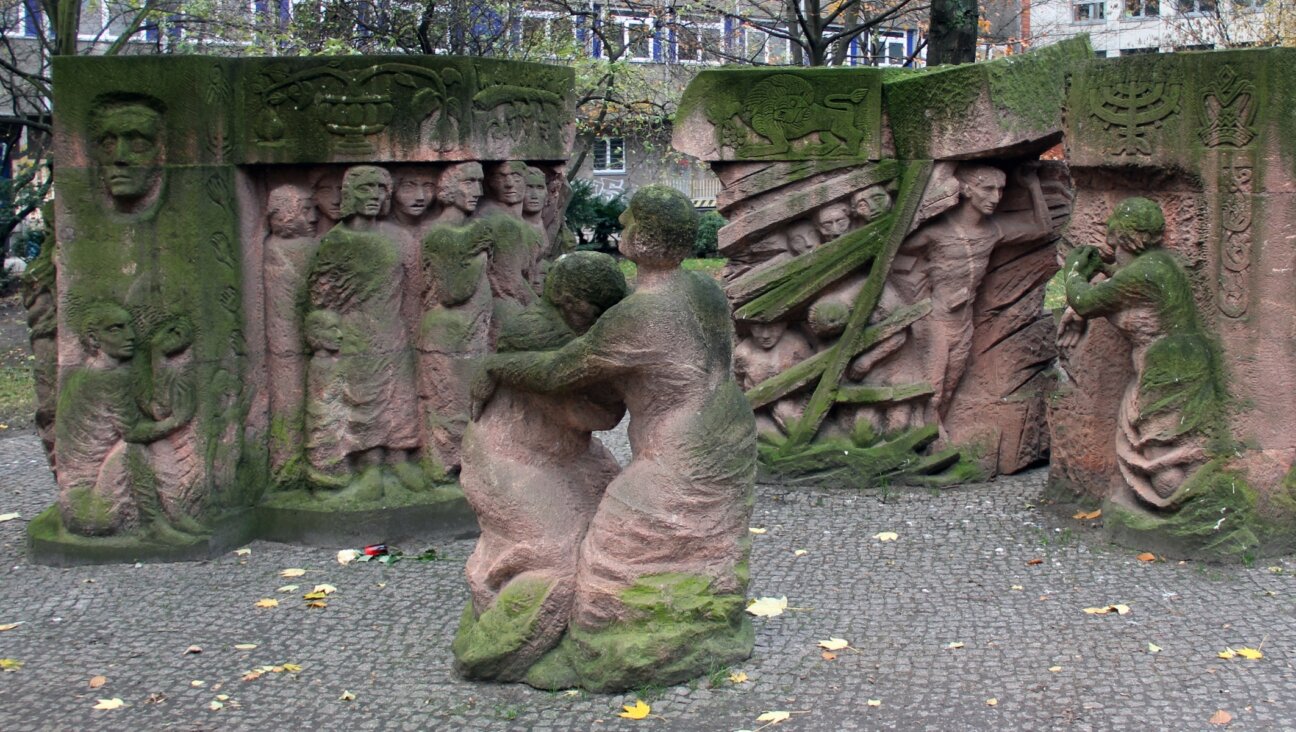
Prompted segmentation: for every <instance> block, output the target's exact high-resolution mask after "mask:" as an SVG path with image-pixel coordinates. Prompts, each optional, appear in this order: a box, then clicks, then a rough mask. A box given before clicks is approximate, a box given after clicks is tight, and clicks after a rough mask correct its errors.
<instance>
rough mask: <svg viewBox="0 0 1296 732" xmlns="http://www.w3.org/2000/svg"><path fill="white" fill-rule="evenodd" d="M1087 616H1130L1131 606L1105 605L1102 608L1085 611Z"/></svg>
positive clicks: (1089, 608) (1091, 608) (1090, 608)
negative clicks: (1113, 614) (1110, 614)
mask: <svg viewBox="0 0 1296 732" xmlns="http://www.w3.org/2000/svg"><path fill="white" fill-rule="evenodd" d="M1084 612H1085V614H1086V615H1106V614H1108V613H1116V614H1117V615H1128V614H1129V613H1130V606H1129V605H1103V606H1102V607H1087V608H1085V609H1084Z"/></svg>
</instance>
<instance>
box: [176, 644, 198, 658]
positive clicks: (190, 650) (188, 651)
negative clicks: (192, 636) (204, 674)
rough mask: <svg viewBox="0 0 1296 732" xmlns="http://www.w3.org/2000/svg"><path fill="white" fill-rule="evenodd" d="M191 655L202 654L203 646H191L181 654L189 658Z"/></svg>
mask: <svg viewBox="0 0 1296 732" xmlns="http://www.w3.org/2000/svg"><path fill="white" fill-rule="evenodd" d="M190 653H195V654H197V653H202V646H189V647H188V648H186V649H184V653H181V654H180V655H182V656H187V655H189V654H190Z"/></svg>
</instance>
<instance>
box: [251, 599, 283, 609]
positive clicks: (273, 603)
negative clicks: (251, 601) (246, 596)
mask: <svg viewBox="0 0 1296 732" xmlns="http://www.w3.org/2000/svg"><path fill="white" fill-rule="evenodd" d="M256 606H257V607H279V601H278V600H276V599H274V598H273V597H263V598H261V599H260V600H257V601H256Z"/></svg>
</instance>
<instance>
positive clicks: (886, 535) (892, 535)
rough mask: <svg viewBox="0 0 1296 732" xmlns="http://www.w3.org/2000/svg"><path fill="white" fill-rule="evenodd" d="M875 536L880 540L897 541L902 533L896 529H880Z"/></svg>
mask: <svg viewBox="0 0 1296 732" xmlns="http://www.w3.org/2000/svg"><path fill="white" fill-rule="evenodd" d="M873 538H874V539H877V540H878V541H895V540H896V539H899V538H900V535H899V534H897V533H896V532H894V531H879V532H878V533H876V534H874V535H873Z"/></svg>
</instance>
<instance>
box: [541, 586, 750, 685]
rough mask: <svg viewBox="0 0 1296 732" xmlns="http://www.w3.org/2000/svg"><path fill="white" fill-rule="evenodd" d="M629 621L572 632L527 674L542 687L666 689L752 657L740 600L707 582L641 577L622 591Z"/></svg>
mask: <svg viewBox="0 0 1296 732" xmlns="http://www.w3.org/2000/svg"><path fill="white" fill-rule="evenodd" d="M621 600H622V602H624V603H625V605H626V606H627V607H629V608H632V609H633V611H634V613H635V617H634V618H633V619H631V620H626V621H622V622H616V623H612V624H610V625H608V626H606V627H603V628H598V629H588V628H580V627H572V628H570V629H569V630H568V632H567V635H566V637H564V638H563V641H562V643H560V644H559V645H558V647H557V648H555V649H554V650H552V651H550V652H549V653H548V654H547V655H546V656H545V657H544V658H542V659H541V660H540V662H539V663H537V664H536V665H535V666H533V667H532V668H531V670H530V671H529V672H528V673H527V676H526V682H527V683H528V684H530V685H532V686H535V687H537V688H541V689H561V688H567V687H571V686H581V687H583V688H585V689H587V690H590V691H597V692H614V691H624V690H626V689H633V688H635V687H639V686H647V685H653V686H668V685H670V684H677V683H680V682H681V681H685V680H687V679H690V678H694V677H696V676H700V675H702V674H705V673H707V672H709V671H712V670H715V669H717V668H723V667H724V666H727V665H730V664H733V663H737V662H739V661H742V660H744V659H746V658H748V657H750V656H751V652H752V649H753V647H754V645H755V632H754V631H753V629H752V625H751V621H750V619H748V618H747V616H746V614H745V613H744V612H743V606H744V604H745V599H744V598H743V597H742V596H741V595H737V594H717V593H715V592H714V591H713V590H712V580H711V578H709V577H700V576H695V575H688V574H661V575H652V576H645V577H641V578H639V580H637V581H636V582H635V584H634V585H633V586H631V587H629V588H627V589H626V590H624V591H623V592H622V593H621Z"/></svg>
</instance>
